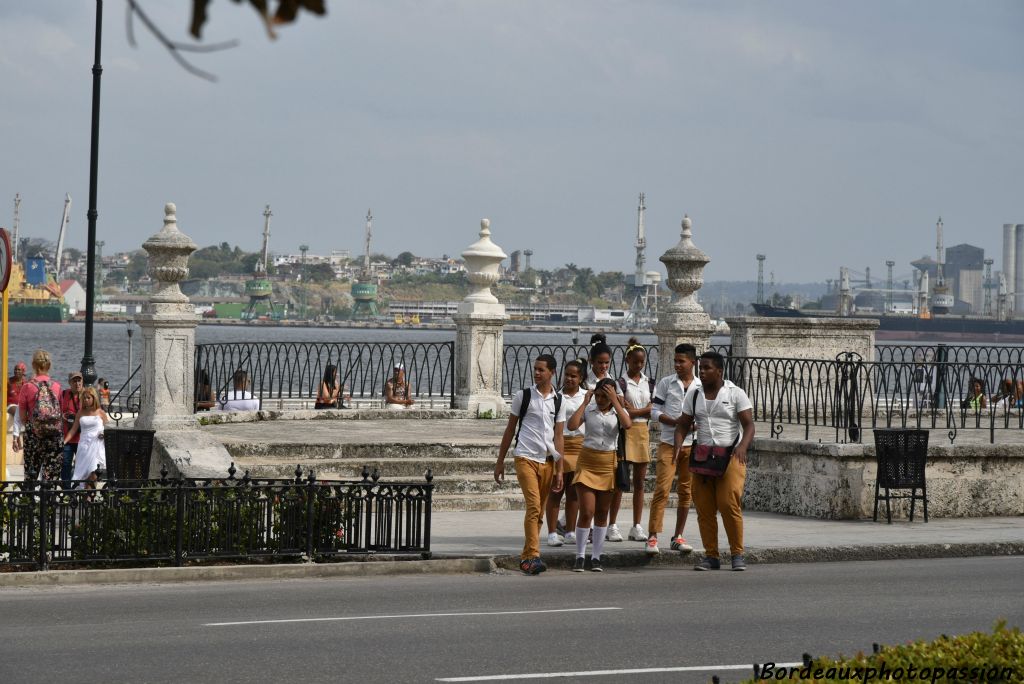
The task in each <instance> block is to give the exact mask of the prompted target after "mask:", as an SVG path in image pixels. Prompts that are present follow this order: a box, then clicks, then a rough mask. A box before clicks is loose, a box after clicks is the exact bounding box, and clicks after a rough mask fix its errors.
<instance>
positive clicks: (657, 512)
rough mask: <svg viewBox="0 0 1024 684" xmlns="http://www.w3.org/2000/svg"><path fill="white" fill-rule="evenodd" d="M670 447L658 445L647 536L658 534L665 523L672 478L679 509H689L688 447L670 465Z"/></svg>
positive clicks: (662, 444) (663, 444)
mask: <svg viewBox="0 0 1024 684" xmlns="http://www.w3.org/2000/svg"><path fill="white" fill-rule="evenodd" d="M672 448H673V447H672V445H671V444H665V443H664V442H659V443H658V453H657V466H656V467H655V480H654V496H653V497H651V512H650V517H649V518H648V520H647V531H648V533H649V534H660V533H661V531H662V526H663V524H664V521H665V507H666V506H667V505H668V493H669V492H670V491H672V478H677V480H676V494H678V495H679V508H681V509H683V510H685V509H687V508H689V507H690V502H691V497H690V477H691V476H690V469H689V467H687V464H688V463H689V461H690V447H683V449H682V451H680V452H679V460H678V461H677V462H676V464H675V466H673V465H672Z"/></svg>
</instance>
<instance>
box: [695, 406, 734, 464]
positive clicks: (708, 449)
mask: <svg viewBox="0 0 1024 684" xmlns="http://www.w3.org/2000/svg"><path fill="white" fill-rule="evenodd" d="M724 389H725V387H722V388H721V389H720V390H718V391H719V392H721V391H722V390H724ZM702 391H703V390H702V389H698V390H697V391H696V392H694V394H693V409H692V410H693V414H692V415H693V418H694V420H696V419H697V395H698V394H700V393H701V392H702ZM704 403H705V405H706V404H707V400H705V402H704ZM708 430H709V431H710V432H711V441H712V444H696V443H694V445H693V448H692V449H691V450H690V472H691V473H694V474H696V475H703V476H704V477H721V476H722V475H724V474H725V470H726V468H728V467H729V461H730V460H732V452H733V449H735V448H736V444H737V443H739V441H740V436H739V435H736V440H735V441H734V442H733V443H732V444H731V445H730V446H715V445H714V438H715V433H714V428H713V427H712V426H711V411H710V410H709V411H708Z"/></svg>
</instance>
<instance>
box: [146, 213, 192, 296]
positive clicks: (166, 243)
mask: <svg viewBox="0 0 1024 684" xmlns="http://www.w3.org/2000/svg"><path fill="white" fill-rule="evenodd" d="M175 212H176V208H175V206H174V204H172V203H171V202H168V203H167V204H166V205H164V227H163V228H162V229H161V230H160V232H158V233H157V234H156V235H154V236H152V237H151V238H149V239H148V240H146V241H145V242H144V243H142V248H143V249H144V250H146V254H147V255H148V256H149V275H150V277H152V278H153V279H154V280H155V281H156V282H157V285H156V290H155V291H154V292H153V295H152V296H151V297H150V302H167V303H185V302H188V297H187V296H186V295H185V294H184V293H183V292H182V291H181V289H180V288H179V287H178V283H180V282H181V281H182V280H184V279H185V278H187V277H188V258H189V255H191V254H192V252H194V251H196V250H197V249H199V247H198V246H197V245H196V243H195V242H193V241H192V238H190V237H189V236H187V235H185V234H184V233H182V232H181V231H180V230H178V217H177V216H176V215H175Z"/></svg>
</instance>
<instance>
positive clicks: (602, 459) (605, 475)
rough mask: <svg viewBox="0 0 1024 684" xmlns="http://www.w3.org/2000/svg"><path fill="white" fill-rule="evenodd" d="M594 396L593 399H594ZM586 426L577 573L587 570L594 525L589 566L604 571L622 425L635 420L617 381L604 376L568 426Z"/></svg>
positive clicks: (578, 482) (578, 483) (579, 474)
mask: <svg viewBox="0 0 1024 684" xmlns="http://www.w3.org/2000/svg"><path fill="white" fill-rule="evenodd" d="M591 399H593V400H594V401H593V402H591ZM581 425H582V426H585V430H586V434H585V436H584V437H583V448H582V449H581V450H580V455H579V458H578V459H577V461H576V474H575V487H576V498H577V499H578V500H579V506H580V513H579V518H578V519H577V520H576V562H575V564H574V565H573V568H572V569H573V570H574V571H575V572H583V571H584V570H585V569H586V563H585V560H584V559H585V556H586V549H587V537H588V535H589V534H590V528H591V525H593V528H594V548H593V550H592V551H591V556H590V569H591V570H592V571H594V572H601V571H602V567H601V553H602V551H603V549H604V542H605V534H606V532H607V528H606V525H607V524H608V511H609V509H610V508H611V505H612V495H613V494H614V492H615V466H616V459H617V456H616V446H617V444H618V439H619V428H620V426H621V427H622V428H623V429H627V430H628V429H629V426H630V425H632V422H631V421H630V419H629V414H628V413H626V410H625V409H624V408H623V407H622V402H621V401H620V400H619V396H618V394H617V393H616V392H615V381H614V380H612V379H611V378H605V379H603V380H600V381H599V382H598V383H597V386H596V387H594V389H593V390H590V391H588V392H587V394H586V396H584V398H583V403H582V404H581V405H580V407H579V408H578V409H576V411H575V413H573V414H572V417H571V418H570V419H569V421H568V423H567V425H566V427H568V429H570V430H578V429H579V428H580V426H581Z"/></svg>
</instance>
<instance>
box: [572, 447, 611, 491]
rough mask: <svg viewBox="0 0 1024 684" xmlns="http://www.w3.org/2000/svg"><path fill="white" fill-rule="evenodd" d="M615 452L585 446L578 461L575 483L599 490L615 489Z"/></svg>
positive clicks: (574, 477)
mask: <svg viewBox="0 0 1024 684" xmlns="http://www.w3.org/2000/svg"><path fill="white" fill-rule="evenodd" d="M615 459H616V456H615V452H614V451H594V450H593V449H590V448H587V447H583V448H582V449H580V455H579V458H578V459H577V461H576V475H575V476H573V480H572V481H573V483H574V484H581V485H585V486H587V487H590V488H591V489H593V490H595V491H598V492H611V491H614V490H615Z"/></svg>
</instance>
